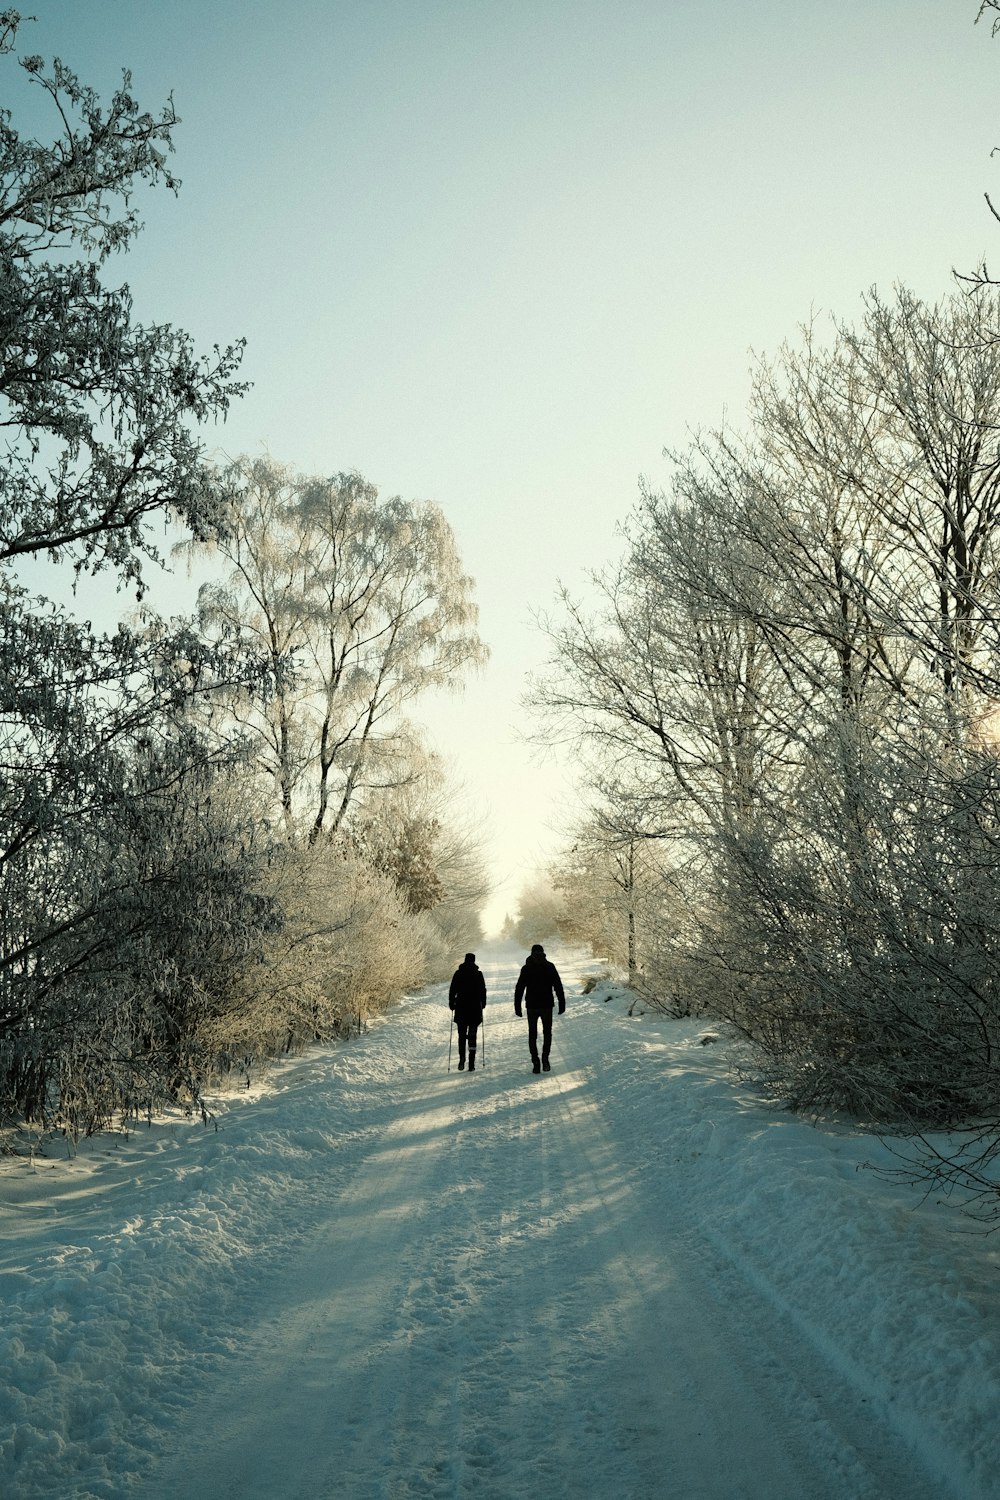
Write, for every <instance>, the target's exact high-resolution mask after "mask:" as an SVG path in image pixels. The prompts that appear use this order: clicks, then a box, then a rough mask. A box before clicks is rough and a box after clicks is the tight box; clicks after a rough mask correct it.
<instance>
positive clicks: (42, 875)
mask: <svg viewBox="0 0 1000 1500" xmlns="http://www.w3.org/2000/svg"><path fill="white" fill-rule="evenodd" d="M18 25H19V17H18V16H17V14H16V13H15V12H4V13H3V14H2V16H0V57H2V58H3V59H4V62H5V65H6V66H7V68H8V69H14V70H15V73H14V78H13V79H12V80H11V88H10V90H9V96H13V95H15V94H16V90H17V87H18V86H20V87H21V88H22V89H23V88H25V87H27V88H30V89H33V90H35V91H37V93H38V94H39V96H47V99H48V102H49V104H50V105H51V107H52V111H53V119H54V120H55V121H56V122H57V129H58V134H57V137H56V139H55V140H54V141H53V142H52V144H50V145H44V144H41V143H39V142H38V141H37V140H35V139H33V138H31V137H30V136H27V135H23V134H21V133H19V132H18V130H17V129H16V128H15V126H14V124H13V117H12V115H4V116H0V162H2V172H0V183H2V186H0V412H2V421H3V429H4V441H5V445H6V446H5V455H4V463H3V464H2V465H0V763H2V774H3V780H2V788H0V1120H3V1121H6V1122H12V1121H21V1120H29V1121H37V1122H41V1123H44V1124H57V1125H60V1126H62V1127H63V1128H65V1129H66V1130H68V1131H70V1132H72V1133H79V1132H87V1131H92V1130H94V1129H96V1128H100V1127H101V1126H103V1125H105V1124H107V1123H109V1122H111V1121H113V1120H116V1119H119V1118H120V1119H125V1120H127V1119H129V1118H135V1117H138V1116H140V1115H142V1114H145V1113H147V1112H149V1111H151V1110H152V1109H154V1108H155V1107H157V1106H158V1105H160V1104H162V1103H164V1102H165V1101H181V1102H183V1103H185V1104H186V1105H187V1106H189V1107H190V1108H192V1109H196V1110H197V1109H199V1108H202V1107H203V1106H202V1096H203V1091H204V1089H205V1086H206V1083H207V1082H208V1081H209V1080H210V1079H211V1078H213V1077H214V1076H217V1075H218V1074H220V1073H227V1072H233V1071H237V1070H240V1069H248V1068H250V1067H251V1066H252V1065H253V1064H254V1062H255V1061H258V1060H260V1059H262V1058H264V1057H267V1056H270V1055H274V1054H276V1053H279V1052H281V1051H283V1050H287V1049H289V1048H294V1047H297V1046H300V1045H302V1044H304V1043H306V1042H309V1041H312V1040H316V1039H323V1038H329V1037H332V1036H336V1035H338V1034H341V1033H343V1032H345V1031H346V1030H348V1029H350V1028H352V1027H357V1026H361V1025H363V1023H364V1020H365V1017H366V1016H367V1015H369V1014H371V1012H372V1011H373V1010H376V1009H378V1008H380V1007H382V1006H384V1005H386V1004H387V1003H388V1002H389V1001H390V1000H391V999H392V998H394V997H395V996H397V995H398V994H399V993H400V992H401V990H402V989H403V988H404V987H405V986H406V985H408V984H412V983H416V982H420V981H421V980H424V979H426V978H427V977H429V976H431V975H437V974H439V973H442V972H444V970H445V969H446V968H447V967H448V965H449V964H450V962H451V959H452V957H453V953H454V950H455V949H456V947H459V946H461V945H463V944H464V945H466V946H467V945H468V941H469V938H470V935H472V934H474V933H475V932H476V930H477V927H478V908H479V906H480V905H481V902H482V900H483V898H484V896H485V894H486V879H485V874H484V870H483V866H482V862H481V859H480V856H479V852H478V849H477V846H476V841H475V838H474V835H473V833H472V832H470V831H469V829H468V828H466V827H462V826H459V825H457V824H456V823H455V821H454V819H453V818H452V817H451V815H450V813H449V810H448V803H449V799H448V796H447V789H446V787H445V785H444V780H443V777H442V773H441V770H440V767H439V766H437V765H436V763H435V761H434V758H433V757H432V756H431V755H429V754H428V753H427V752H426V750H425V749H424V748H423V746H422V745H421V744H420V742H419V739H418V737H417V736H416V735H415V734H414V733H413V731H412V730H409V729H408V728H407V724H406V719H405V714H406V711H407V708H408V705H409V704H410V703H411V702H412V701H413V699H414V698H415V697H416V695H417V694H419V693H420V692H421V691H423V690H425V689H426V688H428V687H433V686H442V685H454V684H456V683H457V682H459V681H460V680H461V677H462V674H463V673H464V672H465V671H467V670H468V669H470V668H473V667H475V666H476V665H477V664H478V663H479V662H480V661H481V660H482V659H483V655H484V651H483V647H482V644H481V642H480V640H479V638H478V635H477V632H476V610H475V607H474V604H473V602H472V584H471V580H470V579H468V578H467V577H465V576H464V574H463V572H462V569H461V566H460V562H459V559H458V556H457V554H456V550H455V545H454V540H453V537H452V534H451V532H450V529H449V527H448V525H447V523H446V521H445V519H444V517H443V516H442V514H441V512H440V511H439V510H438V509H437V507H436V506H434V505H431V504H428V503H411V502H406V501H403V500H401V499H399V498H392V499H384V498H382V497H380V496H379V495H378V493H377V491H376V490H375V489H374V488H373V487H372V486H371V485H369V484H367V483H365V482H364V481H363V480H362V479H361V478H360V477H359V476H358V475H356V474H337V475H334V476H333V477H331V478H322V479H319V478H310V477H307V476H303V475H300V474H297V473H295V472H294V471H293V470H291V469H288V468H285V467H282V466H280V465H278V464H276V463H274V462H273V461H271V460H265V459H262V460H258V461H256V462H252V463H251V462H238V463H236V464H233V465H232V466H231V467H229V468H228V469H224V470H222V469H218V468H216V467H213V465H211V464H210V463H209V462H207V460H206V457H205V453H204V449H203V445H202V443H201V441H200V439H199V437H198V436H197V430H198V428H199V427H200V426H202V424H204V423H206V422H208V421H212V420H218V419H220V418H222V417H223V416H224V415H225V413H226V411H227V409H228V407H229V404H230V402H232V401H233V400H235V399H238V397H239V396H240V395H241V393H242V391H243V389H244V387H243V386H242V385H241V383H240V381H239V379H238V376H239V366H240V359H241V354H242V349H241V347H240V346H239V345H235V346H233V347H232V348H228V349H224V350H222V349H215V350H214V351H213V353H212V354H211V355H209V356H207V357H206V356H203V355H200V354H198V353H197V352H196V351H195V349H194V348H193V345H192V342H191V340H190V339H189V338H188V337H187V335H186V334H184V333H182V332H180V331H178V330H177V329H175V328H173V327H171V326H169V325H164V326H145V325H142V324H141V323H139V322H137V321H136V319H135V317H134V314H133V308H132V301H131V297H130V294H129V290H128V288H127V287H126V286H111V285H109V284H108V278H107V274H106V273H107V266H108V261H109V257H110V256H111V255H112V253H113V252H116V251H119V250H121V249H123V248H125V247H127V246H128V244H129V243H130V242H131V241H132V239H133V238H134V236H135V234H136V233H137V232H138V228H139V225H138V223H137V220H136V217H135V213H134V210H133V209H132V207H131V195H132V193H133V191H134V190H135V188H136V186H137V185H138V184H140V183H143V182H145V183H147V184H151V185H159V186H161V187H164V186H165V187H167V188H171V189H173V188H176V186H177V184H176V182H175V180H174V178H173V177H172V175H171V172H170V169H169V165H168V162H169V152H170V150H171V136H172V132H173V127H174V125H175V123H176V119H175V116H174V113H173V110H172V107H168V108H167V109H166V110H164V111H163V113H162V114H161V115H159V116H153V115H150V114H148V113H146V112H144V111H143V110H141V109H140V107H139V105H138V104H137V103H136V101H135V100H134V99H133V98H132V96H131V91H130V81H129V78H128V75H127V74H126V75H125V76H124V80H123V85H122V88H121V89H120V90H119V91H118V92H117V93H116V94H115V96H114V97H113V99H112V100H111V102H110V104H109V105H107V106H104V105H102V103H101V101H100V100H99V99H98V98H97V97H96V95H95V94H94V92H93V91H92V90H91V89H89V88H88V87H87V86H86V85H84V84H82V83H81V82H80V81H79V79H77V78H76V77H75V76H74V75H73V74H72V73H71V72H70V71H69V70H68V69H67V68H66V67H65V66H64V65H63V64H61V63H59V62H58V61H56V62H54V63H53V64H52V65H51V66H47V65H46V64H45V63H44V61H43V60H42V59H41V58H39V57H35V56H27V57H24V58H22V59H21V60H20V63H19V64H18V63H17V62H16V60H15V58H14V47H15V43H16V33H17V29H18ZM18 67H19V68H20V74H18V73H17V71H16V70H17V68H18ZM18 77H20V80H21V82H20V85H18V84H17V78H18ZM166 520H170V521H172V522H173V523H175V525H176V526H177V527H179V528H180V529H181V531H182V532H183V533H186V535H187V537H188V539H189V540H188V541H187V543H186V544H185V545H186V547H187V548H188V549H190V550H192V551H194V552H196V553H198V554H199V555H200V556H202V557H205V556H209V555H214V558H215V562H216V566H215V570H214V571H215V574H216V581H213V582H212V583H210V584H208V585H206V586H205V587H203V589H202V590H201V594H200V598H199V608H198V613H197V617H196V618H192V619H190V620H173V621H163V620H160V619H158V618H156V617H155V616H154V615H152V614H151V613H148V612H147V613H146V614H143V615H137V616H136V618H135V619H134V620H133V621H132V622H131V623H127V624H122V625H120V626H118V627H117V628H116V629H113V630H111V631H105V632H102V631H100V630H96V629H94V628H92V627H91V625H90V624H88V623H84V622H82V621H80V620H79V619H77V618H76V617H74V616H73V615H72V614H71V613H70V612H69V611H68V610H67V609H65V608H63V607H61V606H59V605H56V604H53V603H50V602H48V601H47V600H45V599H43V598H40V597H37V596H36V595H34V594H32V593H31V591H30V589H29V587H28V584H27V583H26V581H25V578H26V576H28V575H26V573H25V568H24V563H25V561H26V560H28V561H30V560H32V559H47V560H48V561H56V562H62V563H63V564H64V565H65V568H64V573H65V572H68V571H69V570H71V569H75V570H76V571H77V572H78V573H80V572H82V573H97V572H102V571H103V573H104V575H105V576H106V577H108V578H109V580H110V581H111V583H112V584H113V585H114V586H120V585H122V584H127V585H129V586H131V587H133V588H138V589H139V590H140V591H141V587H142V575H143V567H144V565H146V566H148V564H149V562H150V560H156V559H157V554H156V551H155V548H154V546H153V544H152V541H151V536H152V527H151V523H153V522H157V523H158V524H159V526H160V530H161V532H162V530H163V523H164V521H166Z"/></svg>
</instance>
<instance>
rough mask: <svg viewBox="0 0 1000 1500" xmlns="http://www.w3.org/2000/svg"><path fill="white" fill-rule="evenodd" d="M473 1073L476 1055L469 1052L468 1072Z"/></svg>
mask: <svg viewBox="0 0 1000 1500" xmlns="http://www.w3.org/2000/svg"><path fill="white" fill-rule="evenodd" d="M475 1071H476V1054H475V1053H474V1052H470V1053H469V1072H470V1073H474V1072H475Z"/></svg>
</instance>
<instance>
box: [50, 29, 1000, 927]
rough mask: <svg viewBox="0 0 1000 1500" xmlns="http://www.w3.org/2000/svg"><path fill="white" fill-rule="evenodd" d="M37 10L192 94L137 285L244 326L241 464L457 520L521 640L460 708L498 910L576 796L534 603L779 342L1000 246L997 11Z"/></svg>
mask: <svg viewBox="0 0 1000 1500" xmlns="http://www.w3.org/2000/svg"><path fill="white" fill-rule="evenodd" d="M25 8H26V9H28V8H30V10H32V11H33V12H34V13H35V15H36V16H37V17H38V21H37V24H34V25H26V26H25V27H24V30H23V33H22V43H23V46H22V50H28V51H38V52H41V53H42V54H43V55H45V56H47V57H51V55H52V54H53V53H56V54H58V55H60V56H62V57H63V59H64V60H65V61H66V62H68V63H69V64H70V65H71V66H73V67H74V68H75V70H76V71H77V72H78V73H79V74H80V75H81V77H83V78H84V79H85V80H86V81H87V82H90V83H93V84H94V85H96V86H97V87H98V88H99V89H100V90H101V91H102V92H107V91H109V90H110V89H111V88H112V87H113V86H114V84H115V83H116V81H117V78H118V75H119V71H120V68H121V67H122V66H128V67H130V68H131V69H132V72H133V76H134V89H135V92H136V94H137V96H138V97H139V98H140V99H141V100H142V102H143V103H144V104H146V105H147V106H149V107H153V106H156V105H157V104H159V102H160V101H161V100H162V99H163V97H165V95H166V94H167V93H168V92H169V91H170V90H171V89H172V90H173V92H174V97H175V102H176V105H177V109H178V112H179V114H180V116H181V118H182V124H181V126H180V128H179V130H178V132H177V136H176V143H177V153H176V157H175V159H174V166H175V168H176V170H177V172H178V174H179V176H180V177H181V178H182V180H183V188H182V191H181V194H180V197H179V199H177V200H176V201H175V200H173V199H170V198H169V197H168V196H166V195H164V194H162V193H161V194H156V195H148V196H147V198H146V199H145V200H140V201H141V204H142V208H143V212H144V215H145V219H146V224H147V229H146V232H145V234H144V235H143V236H142V238H141V239H140V241H139V243H138V246H137V248H136V249H135V251H134V252H133V253H132V254H131V255H130V256H129V257H128V259H127V260H126V261H124V262H122V263H121V266H120V275H121V278H122V279H125V280H128V281H129V282H130V284H131V285H132V287H133V290H134V292H135V296H136V304H137V309H138V311H139V314H140V316H142V317H144V318H147V319H163V320H167V321H171V322H175V323H177V324H180V325H181V326H182V327H185V328H187V329H188V330H189V331H190V332H191V333H192V334H194V335H195V337H196V339H197V340H198V341H199V343H200V344H201V345H203V346H205V345H208V344H210V343H212V342H220V343H225V342H228V341H230V340H232V339H234V338H236V337H238V336H241V335H245V336H246V337H247V339H248V352H247V358H246V364H245V373H246V375H247V376H248V378H250V379H251V380H253V381H254V389H253V391H252V392H251V394H250V395H249V396H248V397H247V399H246V400H245V401H243V402H242V403H241V404H240V405H239V407H238V408H237V409H236V410H235V411H234V412H233V415H232V417H231V418H230V421H229V422H228V424H227V425H226V427H225V428H224V429H221V430H220V432H219V433H218V441H219V443H220V445H221V446H222V447H223V448H224V449H225V451H227V452H229V453H237V452H241V451H248V452H256V451H259V449H260V448H261V447H262V446H267V447H268V448H269V449H270V451H271V452H272V453H273V454H274V455H275V457H277V458H279V459H281V460H283V461H286V462H289V463H292V464H295V465H297V466H299V467H301V468H303V469H305V470H308V471H315V472H333V471H335V470H339V469H351V468H357V469H360V470H361V471H362V473H364V474H365V475H366V477H368V478H369V479H371V480H372V481H373V482H374V483H376V484H378V485H379V487H380V488H381V489H382V490H383V491H385V492H387V493H391V492H400V493H402V494H404V495H406V496H408V497H421V498H428V499H433V500H436V501H437V502H438V503H439V504H440V505H441V506H442V507H443V508H444V510H445V512H446V514H447V515H448V517H449V520H450V521H451V524H452V525H453V527H454V529H455V532H456V535H457V538H458V542H459V546H460V549H461V552H462V554H463V557H464V560H465V562H466V566H467V568H468V570H469V571H470V572H471V573H472V574H473V575H474V576H475V577H476V579H477V583H478V595H479V601H480V605H481V609H482V619H481V626H482V631H483V634H484V636H485V637H486V639H487V641H488V642H489V644H490V646H491V647H492V650H493V661H492V664H491V666H490V668H489V670H488V671H487V673H486V674H485V676H484V677H483V679H482V680H481V681H480V682H479V683H477V684H475V685H473V686H472V687H471V688H470V689H469V690H468V691H467V692H466V694H465V695H464V697H460V698H456V699H454V700H450V701H449V702H448V703H447V704H444V705H443V706H436V705H435V706H434V707H433V708H432V710H431V712H430V721H431V728H432V731H433V734H434V738H435V739H436V741H437V743H438V745H439V748H441V749H442V750H443V751H444V752H445V753H446V754H447V755H448V756H449V757H450V758H451V760H452V762H453V766H454V771H455V774H456V777H457V778H458V779H459V780H461V781H463V782H464V783H465V784H466V786H467V788H468V793H469V798H470V801H471V803H472V804H473V806H474V807H475V808H477V809H478V810H480V811H481V812H482V814H483V815H484V817H486V818H487V820H488V830H487V831H488V833H489V835H490V851H491V857H492V859H493V863H494V867H495V872H496V876H497V878H498V880H500V881H502V882H504V884H503V886H502V889H501V891H500V893H499V894H498V897H497V899H496V901H495V903H494V905H493V908H492V911H493V914H494V915H499V914H500V913H501V912H502V910H503V908H504V906H505V905H509V904H510V903H511V902H512V900H513V892H514V890H515V889H516V886H517V884H518V881H519V879H520V877H521V875H522V874H523V873H524V872H525V871H526V870H529V869H530V868H531V867H532V866H533V865H534V864H535V863H537V862H538V861H540V860H544V859H545V858H546V856H547V854H548V853H549V852H550V851H551V850H552V849H553V848H554V847H555V844H556V842H557V838H556V834H555V833H554V831H553V829H554V827H555V826H556V825H558V822H559V820H560V817H561V816H562V814H563V811H564V804H565V803H566V801H567V797H566V792H565V787H566V781H565V777H564V775H563V773H562V772H561V771H560V770H559V769H558V767H557V766H555V765H549V766H544V767H539V766H537V765H535V764H533V760H532V755H531V754H530V753H529V751H528V750H527V749H525V748H523V747H522V746H520V745H519V743H518V742H517V737H516V733H517V725H518V723H519V722H522V721H523V714H522V713H521V711H520V710H519V708H518V697H519V694H520V692H521V691H522V688H523V679H524V674H525V672H526V671H528V670H529V669H532V668H537V667H538V666H539V664H540V661H541V659H542V657H543V655H544V643H543V641H542V640H541V638H540V637H539V636H538V635H537V633H536V632H535V631H534V630H533V629H532V627H531V624H530V618H529V616H530V611H531V609H532V607H535V608H545V607H546V606H547V605H548V604H549V603H550V602H551V601H552V598H553V595H554V592H555V589H556V584H557V578H561V579H562V580H563V581H564V582H566V583H568V584H569V585H570V586H571V587H572V588H580V589H583V588H585V573H586V570H587V569H589V568H592V567H599V566H601V565H602V564H603V563H604V562H605V561H606V560H608V559H609V558H610V557H612V556H613V555H615V554H616V552H617V550H618V545H619V544H618V540H617V537H616V526H617V524H618V523H619V522H620V521H621V520H623V519H624V518H625V517H626V516H627V514H628V512H629V510H630V509H631V507H632V505H633V504H634V501H635V498H636V493H637V481H638V476H639V475H640V474H647V475H649V476H651V477H652V478H653V479H654V480H656V481H665V480H666V477H667V468H666V465H665V463H664V461H663V459H662V456H661V455H662V450H663V448H664V447H665V446H669V447H676V446H680V445H682V444H683V443H684V441H685V436H686V433H687V432H688V430H689V429H690V428H693V427H697V426H710V425H712V424H714V423H716V422H717V421H719V419H720V418H721V417H722V415H723V413H724V412H728V415H729V417H730V419H731V420H733V421H737V422H738V420H739V417H740V413H741V410H742V408H743V407H744V405H745V401H746V395H747V388H748V380H747V371H748V368H749V363H750V351H751V350H752V349H753V350H757V351H760V352H767V351H769V350H773V349H774V348H776V346H777V345H778V344H779V343H780V342H781V341H782V340H783V339H784V338H786V337H790V336H794V332H795V329H796V327H797V325H798V324H799V323H801V322H802V321H804V320H805V319H807V318H808V317H809V315H810V312H811V311H812V310H818V311H820V312H823V311H825V310H830V311H833V312H836V313H838V314H841V315H846V316H853V315H854V314H855V312H856V311H857V308H858V305H859V296H860V294H861V293H862V292H863V291H864V290H865V289H866V288H867V287H869V286H871V285H872V284H875V283H877V284H878V285H880V286H882V287H884V288H888V286H889V285H890V284H891V283H892V282H893V281H895V280H903V281H906V282H908V283H909V284H910V285H912V286H914V287H915V288H916V289H917V290H918V291H919V292H921V293H923V294H925V295H928V296H932V297H933V296H937V295H940V294H942V293H944V292H946V291H947V290H948V288H949V284H950V272H951V268H952V267H953V266H958V267H960V268H962V269H965V268H969V267H971V266H972V265H973V264H974V263H975V262H976V261H977V260H978V259H979V258H981V257H982V255H983V254H984V253H986V254H992V258H993V259H994V260H995V261H996V262H997V264H998V266H1000V225H996V224H994V223H993V221H992V220H991V219H990V217H989V214H988V211H987V209H986V206H985V204H984V202H983V198H982V194H983V192H984V190H989V189H991V188H992V189H995V190H996V194H997V196H998V197H1000V158H998V159H997V161H996V162H993V161H991V159H990V148H991V147H992V146H993V145H994V144H995V143H997V142H1000V40H998V41H997V42H992V41H991V39H990V35H989V29H988V26H986V25H980V26H979V27H974V26H973V24H972V23H973V18H974V16H975V12H976V8H977V0H836V3H825V4H817V3H813V4H809V3H804V0H756V3H754V4H750V3H747V0H744V3H743V4H742V5H737V6H725V7H723V6H714V5H710V4H708V3H706V0H657V3H654V0H532V3H528V0H505V3H498V0H465V3H457V0H452V3H444V0H409V3H402V0H396V3H390V0H384V3H379V0H371V3H368V0H356V3H352V4H341V3H335V0H331V3H321V0H285V3H283V4H282V5H280V6H279V5H275V4H273V3H264V0H210V3H206V0H156V3H153V0H145V3H142V0H33V3H32V4H31V5H30V7H28V6H27V4H26V7H25ZM113 271H114V272H115V273H116V274H118V267H113ZM213 440H214V439H213ZM189 594H190V586H189V585H188V584H187V583H186V582H184V581H181V582H179V583H178V585H177V588H176V591H175V594H174V598H173V600H172V603H173V604H174V605H175V606H176V607H181V606H182V605H183V604H184V603H185V602H186V600H185V595H189ZM569 801H570V804H571V798H570V799H569Z"/></svg>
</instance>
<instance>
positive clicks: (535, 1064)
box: [531, 1057, 542, 1073]
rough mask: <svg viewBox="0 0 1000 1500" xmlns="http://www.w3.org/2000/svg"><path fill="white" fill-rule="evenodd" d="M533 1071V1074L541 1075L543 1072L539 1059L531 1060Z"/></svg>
mask: <svg viewBox="0 0 1000 1500" xmlns="http://www.w3.org/2000/svg"><path fill="white" fill-rule="evenodd" d="M531 1071H532V1072H533V1073H540V1072H541V1071H542V1065H541V1063H540V1062H539V1061H538V1058H537V1057H533V1058H532V1059H531Z"/></svg>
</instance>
